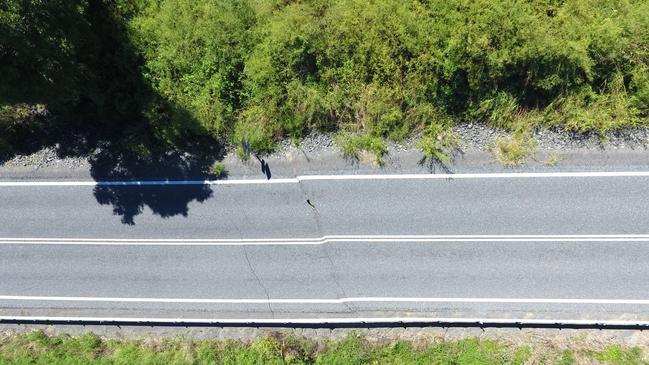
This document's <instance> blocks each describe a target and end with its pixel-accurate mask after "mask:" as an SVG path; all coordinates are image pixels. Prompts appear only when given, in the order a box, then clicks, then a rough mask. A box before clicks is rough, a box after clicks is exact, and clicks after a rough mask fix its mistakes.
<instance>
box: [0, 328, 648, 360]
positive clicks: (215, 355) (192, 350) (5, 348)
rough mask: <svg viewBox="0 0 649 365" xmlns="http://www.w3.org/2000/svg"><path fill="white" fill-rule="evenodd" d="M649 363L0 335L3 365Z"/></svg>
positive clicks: (495, 351) (443, 345)
mask: <svg viewBox="0 0 649 365" xmlns="http://www.w3.org/2000/svg"><path fill="white" fill-rule="evenodd" d="M580 363H587V364H590V363H601V364H648V362H647V360H646V359H645V355H644V353H643V351H642V349H640V348H627V347H622V346H619V345H611V346H609V347H607V348H605V349H604V350H596V351H594V350H589V349H580V348H575V349H569V350H565V349H558V348H555V347H552V346H551V345H536V346H531V345H521V346H512V345H507V344H503V343H496V342H492V341H489V340H481V339H478V338H470V339H465V340H459V341H447V342H439V341H436V342H427V343H425V342H418V343H417V344H416V345H415V344H413V343H412V342H408V341H398V342H395V343H376V342H370V341H368V340H366V339H365V338H364V337H362V336H358V335H356V334H350V335H348V336H347V337H346V338H344V339H342V340H337V341H321V342H316V341H313V340H307V339H298V338H295V337H288V336H282V335H279V334H276V335H273V336H267V337H260V338H258V339H257V340H255V341H253V342H251V343H248V342H243V341H232V340H230V341H217V340H192V339H184V338H180V337H177V338H165V339H159V340H153V339H141V340H112V339H103V338H100V337H98V336H96V335H94V334H85V335H81V336H75V337H72V336H69V335H58V336H48V335H46V334H44V333H43V332H41V331H36V332H31V333H28V334H21V335H15V336H9V337H4V338H0V365H26V364H30V365H41V364H42V365H46V364H47V365H82V364H83V365H86V364H87V365H95V364H96V365H100V364H101V365H109V364H110V365H112V364H115V365H118V364H120V365H121V364H124V365H144V364H147V365H148V364H151V365H153V364H165V365H181V364H183V365H184V364H193V365H194V364H195V365H202V364H206V365H207V364H232V365H234V364H271V365H272V364H278V365H279V364H281V365H285V364H322V365H329V364H331V365H334V364H339V365H354V364H358V365H361V364H400V365H410V364H412V365H415V364H438V365H447V364H448V365H452V364H462V365H479V364H566V365H567V364H580Z"/></svg>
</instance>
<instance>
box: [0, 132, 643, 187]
mask: <svg viewBox="0 0 649 365" xmlns="http://www.w3.org/2000/svg"><path fill="white" fill-rule="evenodd" d="M454 132H455V133H456V135H457V136H458V137H459V138H460V145H459V148H458V150H456V151H455V152H454V154H453V159H452V162H451V163H449V164H447V165H442V164H439V163H431V162H429V161H426V160H424V159H423V155H422V154H421V152H420V151H419V150H418V149H417V148H416V146H415V144H416V139H417V138H416V136H414V137H412V138H410V139H408V140H406V141H403V142H402V143H389V144H388V154H387V156H385V158H384V164H383V165H382V166H379V165H377V164H376V162H375V159H374V157H373V156H371V155H369V154H363V153H361V154H360V156H359V158H358V159H351V158H349V157H346V156H344V155H343V154H342V153H341V151H340V149H339V148H338V147H337V146H336V145H335V144H334V138H333V135H326V134H315V135H310V136H307V137H306V138H304V139H303V140H302V141H301V142H300V144H299V145H298V146H296V145H295V144H293V143H292V142H290V141H288V140H287V141H283V142H282V143H280V145H279V146H278V149H277V151H276V152H275V153H273V154H271V155H267V156H262V157H261V158H263V160H264V163H265V164H267V166H268V167H269V169H270V172H271V178H279V177H293V176H296V175H305V174H362V173H463V172H464V173H466V172H504V171H505V172H506V171H510V172H511V171H600V170H612V171H621V170H630V171H634V170H647V169H649V128H648V127H639V128H635V129H631V130H625V131H621V132H614V133H610V134H609V135H607V136H606V137H605V138H600V137H598V136H584V135H578V134H570V133H565V132H561V131H558V130H551V129H545V130H538V131H536V132H534V133H533V134H532V138H533V139H534V141H535V142H536V147H535V148H534V152H533V153H532V154H531V155H530V156H529V158H528V159H527V161H526V163H524V164H521V165H518V166H513V167H512V166H509V167H506V166H503V165H501V164H500V163H498V162H497V161H496V159H495V157H494V154H493V153H492V149H493V146H494V144H495V141H496V140H497V139H498V138H501V137H504V136H507V135H508V134H507V133H506V132H505V131H502V130H497V129H494V128H489V127H486V126H483V125H478V124H465V125H461V126H457V127H455V128H454ZM221 162H222V163H223V164H224V166H225V169H226V171H227V174H228V177H229V178H244V179H245V178H264V177H267V176H266V175H265V174H264V173H263V172H262V169H261V163H260V162H261V161H259V160H257V159H255V158H254V157H253V158H251V159H250V160H248V161H241V160H240V159H239V158H238V157H237V156H236V154H235V153H234V151H233V149H232V148H230V152H228V153H227V154H226V156H225V157H224V158H223V160H222V161H221ZM91 167H92V166H91V162H90V160H89V158H88V157H63V158H62V157H60V156H58V155H57V151H56V149H55V148H53V147H48V148H44V149H42V150H40V151H38V152H36V153H33V154H31V155H17V156H14V157H13V158H11V159H9V160H7V161H4V162H3V163H2V165H0V179H2V180H16V179H62V180H77V179H92V176H91V174H90V169H91ZM149 178H161V179H162V178H174V176H155V177H149ZM197 178H201V176H197Z"/></svg>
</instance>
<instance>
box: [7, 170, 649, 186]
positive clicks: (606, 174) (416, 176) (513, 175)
mask: <svg viewBox="0 0 649 365" xmlns="http://www.w3.org/2000/svg"><path fill="white" fill-rule="evenodd" d="M647 176H649V171H601V172H512V173H466V174H462V173H460V174H371V175H302V176H296V177H294V178H279V179H270V180H263V179H239V180H236V179H235V180H150V181H147V180H142V181H131V180H126V181H108V180H104V181H0V187H2V186H160V185H162V186H165V185H167V186H176V185H249V184H297V183H299V182H301V181H316V180H331V181H333V180H439V179H442V180H443V179H510V178H557V177H559V178H561V177H647Z"/></svg>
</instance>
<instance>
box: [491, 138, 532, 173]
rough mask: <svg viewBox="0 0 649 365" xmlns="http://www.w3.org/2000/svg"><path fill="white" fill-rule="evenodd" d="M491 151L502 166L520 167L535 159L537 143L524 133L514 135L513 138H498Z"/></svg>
mask: <svg viewBox="0 0 649 365" xmlns="http://www.w3.org/2000/svg"><path fill="white" fill-rule="evenodd" d="M491 150H492V152H493V154H494V156H495V157H496V160H497V161H498V162H499V163H500V164H502V165H504V166H519V165H523V164H525V163H526V162H527V160H528V159H529V158H531V157H533V155H534V152H535V151H536V141H535V140H534V139H532V138H530V137H529V136H527V135H526V134H524V133H514V134H512V135H511V136H507V137H499V138H497V139H496V141H495V143H494V146H493V147H492V149H491Z"/></svg>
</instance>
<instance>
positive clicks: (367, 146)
mask: <svg viewBox="0 0 649 365" xmlns="http://www.w3.org/2000/svg"><path fill="white" fill-rule="evenodd" d="M335 142H336V144H337V145H338V146H339V147H340V149H341V150H342V152H343V154H344V155H345V156H346V157H349V158H352V159H354V160H359V159H360V158H361V154H362V152H369V153H371V154H372V155H373V156H374V162H376V164H377V165H379V166H381V165H383V163H384V161H383V156H385V155H386V154H387V153H388V148H387V146H386V145H385V142H384V141H383V138H381V137H377V136H371V135H358V134H352V133H340V134H338V135H337V136H336V139H335Z"/></svg>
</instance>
